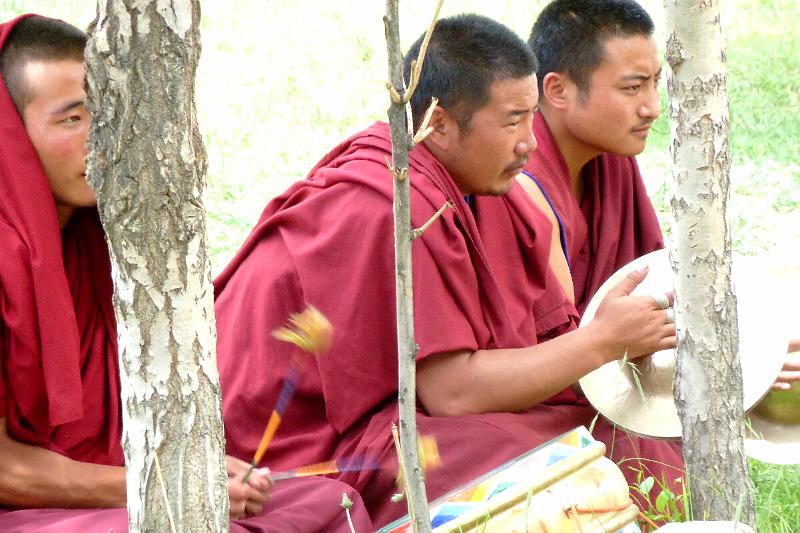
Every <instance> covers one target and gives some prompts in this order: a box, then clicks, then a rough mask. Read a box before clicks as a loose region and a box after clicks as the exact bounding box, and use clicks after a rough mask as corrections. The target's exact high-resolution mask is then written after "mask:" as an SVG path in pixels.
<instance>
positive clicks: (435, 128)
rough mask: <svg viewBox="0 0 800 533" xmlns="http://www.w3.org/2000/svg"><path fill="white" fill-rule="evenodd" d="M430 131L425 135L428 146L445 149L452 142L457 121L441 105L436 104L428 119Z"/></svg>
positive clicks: (456, 131)
mask: <svg viewBox="0 0 800 533" xmlns="http://www.w3.org/2000/svg"><path fill="white" fill-rule="evenodd" d="M428 127H429V128H431V132H430V133H429V134H428V136H427V137H425V142H426V143H427V144H428V146H431V147H435V148H438V149H439V150H447V149H448V148H449V147H450V143H451V142H452V139H453V135H454V134H456V133H458V123H456V121H455V120H454V119H453V117H452V116H451V115H450V113H448V112H447V111H446V110H445V109H444V108H443V107H442V106H439V105H437V106H436V107H435V108H434V109H433V113H431V119H430V121H428Z"/></svg>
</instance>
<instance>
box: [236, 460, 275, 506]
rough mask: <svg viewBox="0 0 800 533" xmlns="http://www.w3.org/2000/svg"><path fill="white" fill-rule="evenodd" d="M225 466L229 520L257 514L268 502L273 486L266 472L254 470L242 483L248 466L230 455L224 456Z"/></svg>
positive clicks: (262, 469)
mask: <svg viewBox="0 0 800 533" xmlns="http://www.w3.org/2000/svg"><path fill="white" fill-rule="evenodd" d="M225 466H226V469H227V471H228V497H229V498H230V515H231V518H244V517H246V516H252V515H256V514H259V513H260V512H261V509H262V508H263V507H264V504H266V503H267V502H268V501H269V496H270V493H271V492H272V487H273V485H274V483H273V481H272V478H270V477H269V474H265V472H268V470H266V469H264V468H259V469H257V470H254V471H253V472H252V473H251V474H250V477H248V478H247V482H246V483H245V482H243V480H244V476H245V474H247V471H248V470H249V469H250V465H249V464H248V463H245V462H244V461H241V460H239V459H237V458H235V457H231V456H230V455H226V456H225Z"/></svg>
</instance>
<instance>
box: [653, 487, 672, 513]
mask: <svg viewBox="0 0 800 533" xmlns="http://www.w3.org/2000/svg"><path fill="white" fill-rule="evenodd" d="M670 496H671V494H670V493H669V491H666V490H662V491H661V493H660V494H659V495H658V496H657V497H656V511H658V512H659V513H663V512H664V509H666V508H667V503H668V502H669V498H670Z"/></svg>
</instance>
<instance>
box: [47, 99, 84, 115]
mask: <svg viewBox="0 0 800 533" xmlns="http://www.w3.org/2000/svg"><path fill="white" fill-rule="evenodd" d="M83 105H84V101H83V100H74V101H72V102H68V103H66V104H64V105H63V106H61V107H59V108H58V109H56V110H54V111H53V112H52V114H53V115H60V114H62V113H66V112H68V111H72V110H73V109H76V108H78V107H81V106H83Z"/></svg>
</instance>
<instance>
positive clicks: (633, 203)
mask: <svg viewBox="0 0 800 533" xmlns="http://www.w3.org/2000/svg"><path fill="white" fill-rule="evenodd" d="M533 132H534V134H535V135H536V140H537V142H538V148H537V149H536V150H535V151H534V152H533V153H531V154H530V158H529V159H528V164H527V165H525V173H527V174H528V175H529V176H533V177H534V179H535V180H536V181H537V182H538V183H539V185H540V186H541V188H542V189H543V191H544V193H545V194H546V195H547V197H548V199H549V201H550V203H551V206H552V207H553V209H554V211H555V212H556V214H557V215H558V217H559V218H560V220H561V222H562V224H561V229H562V231H563V237H564V239H563V240H564V241H565V243H564V244H565V251H566V252H567V255H568V259H569V264H570V269H571V271H572V280H573V283H574V285H575V305H576V307H577V308H578V311H580V312H581V313H583V311H584V310H585V309H586V306H587V305H588V304H589V300H591V298H592V296H594V294H595V293H596V292H597V290H598V289H599V288H600V286H601V285H602V284H603V282H604V281H605V280H607V279H608V278H609V277H610V276H611V274H613V273H614V272H616V271H617V270H619V268H620V267H622V266H623V265H625V264H627V263H629V262H631V261H633V260H634V259H636V258H637V257H640V256H642V255H644V254H646V253H649V252H652V251H654V250H659V249H661V248H663V247H664V240H663V238H662V236H661V228H660V227H659V225H658V218H657V217H656V213H655V210H654V209H653V205H652V204H651V203H650V198H649V197H648V196H647V191H646V190H645V187H644V183H643V182H642V176H641V175H640V174H639V166H638V164H637V163H636V158H634V157H623V156H619V155H614V154H609V153H603V154H601V155H599V156H598V157H596V158H594V159H592V160H591V161H589V162H588V163H587V164H586V166H584V168H583V177H584V180H585V189H584V193H583V198H582V200H581V202H580V204H578V201H577V200H576V199H575V196H574V195H573V192H572V179H571V177H570V174H569V170H568V168H567V163H566V161H565V160H564V157H563V156H562V155H561V152H560V151H559V149H558V145H557V144H556V141H555V139H554V138H553V134H552V133H551V132H550V128H548V126H547V122H545V119H544V117H543V116H542V114H541V112H538V111H537V112H536V114H535V116H534V121H533Z"/></svg>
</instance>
